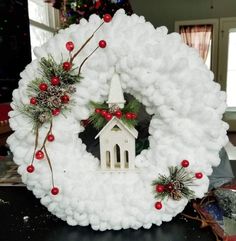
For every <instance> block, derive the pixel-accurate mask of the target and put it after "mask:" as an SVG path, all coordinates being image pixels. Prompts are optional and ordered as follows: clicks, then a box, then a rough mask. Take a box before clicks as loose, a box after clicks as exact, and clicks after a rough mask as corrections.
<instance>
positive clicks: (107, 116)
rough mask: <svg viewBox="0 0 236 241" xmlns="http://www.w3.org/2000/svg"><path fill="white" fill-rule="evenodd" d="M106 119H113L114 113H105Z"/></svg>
mask: <svg viewBox="0 0 236 241" xmlns="http://www.w3.org/2000/svg"><path fill="white" fill-rule="evenodd" d="M105 119H106V120H107V121H109V120H111V119H112V114H110V113H107V114H106V115H105Z"/></svg>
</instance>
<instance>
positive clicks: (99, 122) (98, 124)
mask: <svg viewBox="0 0 236 241" xmlns="http://www.w3.org/2000/svg"><path fill="white" fill-rule="evenodd" d="M90 104H91V106H92V107H93V108H94V110H96V109H99V110H106V111H107V112H109V113H111V114H113V115H114V114H115V111H114V112H113V111H112V110H110V109H109V107H108V105H107V104H106V103H95V102H90ZM139 108H140V103H139V102H138V101H137V100H132V101H130V102H129V103H128V104H127V105H125V107H124V108H123V109H122V110H120V111H121V112H122V117H121V121H122V122H123V123H124V124H125V125H127V126H128V127H134V126H135V125H137V123H138V122H137V119H127V118H126V116H125V115H126V114H127V113H134V114H136V115H137V114H138V112H139ZM89 119H90V121H91V123H92V125H93V126H94V127H95V128H96V129H98V130H100V129H102V128H103V127H104V126H105V125H106V123H107V122H108V121H107V120H106V119H105V118H104V117H103V116H102V115H101V114H100V113H96V112H95V111H94V112H93V114H92V115H91V116H90V118H89Z"/></svg>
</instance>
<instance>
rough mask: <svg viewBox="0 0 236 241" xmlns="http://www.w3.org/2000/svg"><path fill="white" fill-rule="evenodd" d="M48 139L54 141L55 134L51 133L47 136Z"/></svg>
mask: <svg viewBox="0 0 236 241" xmlns="http://www.w3.org/2000/svg"><path fill="white" fill-rule="evenodd" d="M47 140H48V141H50V142H52V141H54V140H55V137H54V135H53V134H49V135H48V137H47Z"/></svg>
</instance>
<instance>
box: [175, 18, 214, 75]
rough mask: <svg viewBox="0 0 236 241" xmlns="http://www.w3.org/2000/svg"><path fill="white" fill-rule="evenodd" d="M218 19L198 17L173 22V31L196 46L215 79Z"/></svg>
mask: <svg viewBox="0 0 236 241" xmlns="http://www.w3.org/2000/svg"><path fill="white" fill-rule="evenodd" d="M218 25H219V20H218V19H200V20H189V21H177V22H175V31H176V32H178V33H180V35H181V37H182V39H183V41H184V42H185V43H186V44H188V45H189V46H190V47H193V48H196V49H197V50H198V51H199V54H200V56H201V57H202V59H203V60H204V62H205V64H206V65H207V67H208V68H209V69H210V70H212V71H213V73H214V75H215V79H217V46H218Z"/></svg>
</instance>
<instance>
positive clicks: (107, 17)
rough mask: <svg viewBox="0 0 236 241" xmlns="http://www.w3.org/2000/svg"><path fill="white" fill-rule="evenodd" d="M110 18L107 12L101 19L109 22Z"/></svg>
mask: <svg viewBox="0 0 236 241" xmlns="http://www.w3.org/2000/svg"><path fill="white" fill-rule="evenodd" d="M111 20H112V16H111V15H110V14H108V13H107V14H104V15H103V21H104V22H105V23H109V22H110V21H111Z"/></svg>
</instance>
